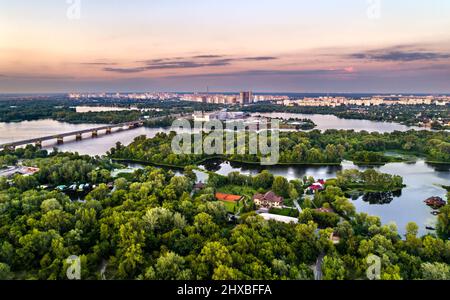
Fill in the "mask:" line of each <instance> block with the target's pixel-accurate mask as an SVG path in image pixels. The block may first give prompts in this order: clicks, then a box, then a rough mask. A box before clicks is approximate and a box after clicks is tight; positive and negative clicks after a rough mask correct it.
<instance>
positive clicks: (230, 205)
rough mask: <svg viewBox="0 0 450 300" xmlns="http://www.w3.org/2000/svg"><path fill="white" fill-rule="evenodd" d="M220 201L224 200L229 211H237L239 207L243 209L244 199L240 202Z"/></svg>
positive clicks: (233, 212)
mask: <svg viewBox="0 0 450 300" xmlns="http://www.w3.org/2000/svg"><path fill="white" fill-rule="evenodd" d="M220 202H222V203H223V205H224V206H225V208H226V209H227V211H228V212H229V213H232V214H235V213H237V212H238V211H239V209H241V207H242V206H243V205H242V200H241V201H239V202H228V201H220Z"/></svg>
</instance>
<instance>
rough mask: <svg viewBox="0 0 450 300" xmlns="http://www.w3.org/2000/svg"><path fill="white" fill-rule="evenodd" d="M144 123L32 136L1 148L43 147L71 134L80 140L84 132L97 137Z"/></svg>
mask: <svg viewBox="0 0 450 300" xmlns="http://www.w3.org/2000/svg"><path fill="white" fill-rule="evenodd" d="M143 125H144V121H134V122H126V123H120V124H113V125H106V126H101V127H96V128H90V129H83V130H77V131H72V132H66V133H58V134H53V135H48V136H44V137H38V138H32V139H28V140H22V141H13V142H10V143H5V144H0V149H10V150H14V149H15V148H16V147H19V146H24V145H29V144H34V145H36V146H37V147H42V142H44V141H49V140H56V143H57V144H59V145H60V144H63V143H64V138H66V137H69V136H75V140H77V141H80V140H82V139H83V134H85V133H90V134H91V136H92V137H97V136H98V134H99V132H100V131H103V130H104V131H105V134H111V133H113V129H114V128H119V131H121V130H123V129H124V128H126V129H134V128H138V127H141V126H143Z"/></svg>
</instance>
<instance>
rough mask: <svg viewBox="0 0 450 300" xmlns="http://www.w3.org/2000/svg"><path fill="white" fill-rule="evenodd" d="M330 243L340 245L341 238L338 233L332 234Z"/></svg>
mask: <svg viewBox="0 0 450 300" xmlns="http://www.w3.org/2000/svg"><path fill="white" fill-rule="evenodd" d="M330 241H331V242H332V243H333V244H334V245H336V244H339V243H340V242H341V238H340V237H339V235H338V234H337V233H336V232H332V233H331V234H330Z"/></svg>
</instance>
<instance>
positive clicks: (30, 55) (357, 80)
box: [0, 0, 450, 93]
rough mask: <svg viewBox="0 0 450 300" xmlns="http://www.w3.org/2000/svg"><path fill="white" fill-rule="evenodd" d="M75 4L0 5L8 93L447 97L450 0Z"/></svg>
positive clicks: (0, 56) (6, 0) (2, 72)
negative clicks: (241, 92)
mask: <svg viewBox="0 0 450 300" xmlns="http://www.w3.org/2000/svg"><path fill="white" fill-rule="evenodd" d="M76 2H77V1H76V0H39V1H36V0H0V93H15V92H24V93H26V92H83V91H99V92H101V91H111V92H114V91H205V90H206V87H207V86H209V89H210V90H211V91H215V92H219V91H224V92H226V91H239V90H242V89H250V90H253V91H255V92H375V93H377V92H380V93H381V92H395V93H398V92H411V93H412V92H424V93H450V1H448V0H427V1H424V0H408V1H407V0H380V1H379V2H380V4H381V6H380V7H379V10H378V7H377V2H378V1H376V0H373V1H367V0H345V1H343V0H314V1H312V0H311V1H306V0H304V1H302V0H220V1H219V0H149V1H145V0H126V1H125V0H81V1H80V4H81V5H80V7H79V8H80V10H79V12H80V14H79V18H77V16H78V15H77V12H78V11H77V9H76V8H77V6H76ZM70 3H72V4H70ZM73 5H75V6H73Z"/></svg>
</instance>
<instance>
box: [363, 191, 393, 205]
mask: <svg viewBox="0 0 450 300" xmlns="http://www.w3.org/2000/svg"><path fill="white" fill-rule="evenodd" d="M401 196H402V191H401V190H399V191H395V192H367V193H364V195H363V196H362V200H363V201H364V202H368V203H370V204H378V205H382V204H390V203H391V202H392V200H394V198H400V197H401Z"/></svg>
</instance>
